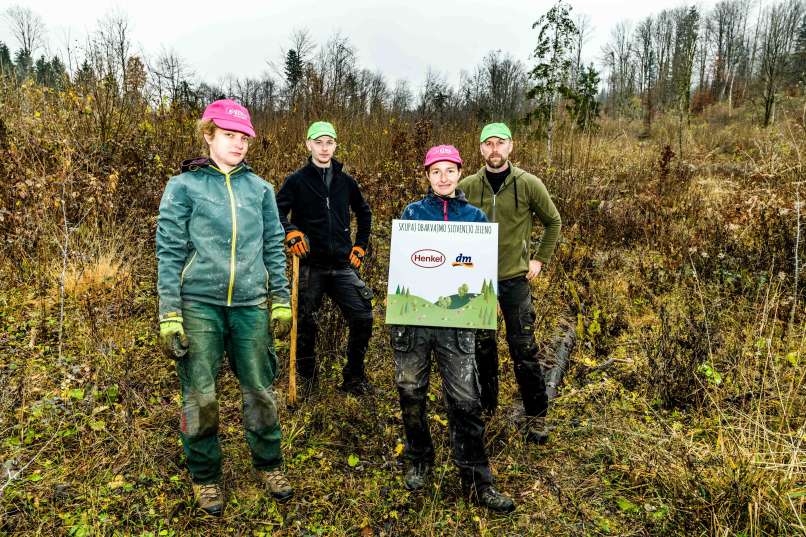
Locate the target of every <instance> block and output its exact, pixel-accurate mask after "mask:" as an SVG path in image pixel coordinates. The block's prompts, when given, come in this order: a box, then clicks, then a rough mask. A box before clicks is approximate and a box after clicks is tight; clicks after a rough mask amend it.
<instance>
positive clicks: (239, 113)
mask: <svg viewBox="0 0 806 537" xmlns="http://www.w3.org/2000/svg"><path fill="white" fill-rule="evenodd" d="M227 113H228V114H229V115H231V116H235V117H239V118H241V119H246V114H244V113H243V111H242V110H238V109H237V108H228V109H227Z"/></svg>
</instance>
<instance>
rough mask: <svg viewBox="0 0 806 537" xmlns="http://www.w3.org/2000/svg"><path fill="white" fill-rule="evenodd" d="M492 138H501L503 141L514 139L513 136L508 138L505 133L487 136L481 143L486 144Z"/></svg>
mask: <svg viewBox="0 0 806 537" xmlns="http://www.w3.org/2000/svg"><path fill="white" fill-rule="evenodd" d="M490 138H501V139H502V140H511V139H512V136H511V135H510V136H507V135H506V134H504V133H498V134H488V135H487V136H485V137H484V138H482V139H481V142H482V143H484V142H486V141H487V140H489V139H490Z"/></svg>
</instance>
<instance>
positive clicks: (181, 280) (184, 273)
mask: <svg viewBox="0 0 806 537" xmlns="http://www.w3.org/2000/svg"><path fill="white" fill-rule="evenodd" d="M198 253H199V252H198V250H197V251H195V252H193V255H192V256H191V257H190V261H188V262H187V264H186V265H185V268H183V269H182V274H180V276H179V286H180V287H182V285H183V284H184V283H185V278H186V277H187V276H188V273H189V271H190V267H191V266H192V265H193V262H194V261H195V260H196V256H197V255H198Z"/></svg>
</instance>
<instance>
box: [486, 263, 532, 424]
mask: <svg viewBox="0 0 806 537" xmlns="http://www.w3.org/2000/svg"><path fill="white" fill-rule="evenodd" d="M498 304H499V305H500V306H501V311H502V312H503V314H504V323H505V324H506V328H507V344H508V345H509V354H510V356H511V357H512V361H513V363H514V365H515V379H516V380H517V381H518V388H519V389H520V393H521V397H522V399H523V408H524V413H525V414H526V415H527V416H545V415H546V410H547V408H548V397H547V396H546V383H545V379H544V378H543V370H542V369H541V367H540V362H539V351H538V348H537V343H536V342H535V334H534V324H535V307H534V305H533V304H532V293H531V289H530V288H529V282H528V280H527V279H526V277H524V276H518V277H516V278H511V279H508V280H500V281H499V282H498ZM476 363H477V364H478V370H479V379H480V380H481V403H482V406H483V407H484V410H486V411H487V412H490V413H494V412H495V410H496V408H497V406H498V342H497V338H496V332H495V330H479V331H478V332H477V333H476Z"/></svg>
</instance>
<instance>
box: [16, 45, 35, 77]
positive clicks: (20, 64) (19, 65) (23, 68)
mask: <svg viewBox="0 0 806 537" xmlns="http://www.w3.org/2000/svg"><path fill="white" fill-rule="evenodd" d="M14 66H15V68H16V71H17V77H18V78H19V79H20V80H22V79H24V78H28V76H29V75H30V74H31V69H32V67H33V59H32V58H31V55H30V54H29V53H28V52H26V51H25V50H23V49H20V50H18V51H17V53H16V54H15V55H14Z"/></svg>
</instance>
